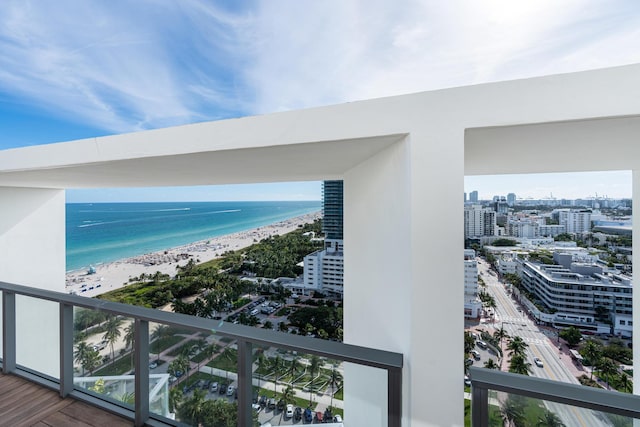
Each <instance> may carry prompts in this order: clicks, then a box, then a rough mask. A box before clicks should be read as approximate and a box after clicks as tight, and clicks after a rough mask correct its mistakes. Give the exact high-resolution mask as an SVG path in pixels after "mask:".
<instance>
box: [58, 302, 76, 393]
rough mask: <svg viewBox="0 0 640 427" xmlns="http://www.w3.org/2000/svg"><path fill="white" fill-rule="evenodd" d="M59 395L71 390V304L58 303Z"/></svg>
mask: <svg viewBox="0 0 640 427" xmlns="http://www.w3.org/2000/svg"><path fill="white" fill-rule="evenodd" d="M59 306H60V397H63V398H64V397H67V396H68V395H69V393H71V392H72V391H73V306H72V305H70V304H64V303H60V304H59Z"/></svg>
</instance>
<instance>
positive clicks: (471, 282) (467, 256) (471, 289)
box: [464, 249, 482, 318]
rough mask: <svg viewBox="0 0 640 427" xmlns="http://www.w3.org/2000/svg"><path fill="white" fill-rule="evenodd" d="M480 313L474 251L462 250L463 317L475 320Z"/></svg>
mask: <svg viewBox="0 0 640 427" xmlns="http://www.w3.org/2000/svg"><path fill="white" fill-rule="evenodd" d="M481 313H482V301H480V298H479V297H478V261H477V260H476V251H474V250H473V249H465V250H464V317H472V318H477V317H480V314H481Z"/></svg>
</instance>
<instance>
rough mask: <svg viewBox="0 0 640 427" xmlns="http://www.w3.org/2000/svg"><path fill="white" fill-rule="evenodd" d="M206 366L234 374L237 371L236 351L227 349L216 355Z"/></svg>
mask: <svg viewBox="0 0 640 427" xmlns="http://www.w3.org/2000/svg"><path fill="white" fill-rule="evenodd" d="M207 366H210V367H212V368H217V369H222V370H223V371H229V372H235V371H236V370H237V369H238V355H237V351H236V350H233V349H231V348H228V347H227V350H226V351H224V352H223V353H222V354H220V355H218V357H216V358H215V359H213V360H212V361H211V362H209V363H207Z"/></svg>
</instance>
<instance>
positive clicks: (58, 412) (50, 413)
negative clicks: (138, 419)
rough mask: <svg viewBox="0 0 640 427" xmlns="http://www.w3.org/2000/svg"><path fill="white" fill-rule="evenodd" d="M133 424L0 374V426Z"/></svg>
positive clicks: (21, 380)
mask: <svg viewBox="0 0 640 427" xmlns="http://www.w3.org/2000/svg"><path fill="white" fill-rule="evenodd" d="M131 425H133V423H132V422H131V421H129V420H127V419H124V418H121V417H118V416H116V415H113V414H111V413H109V412H106V411H104V410H101V409H99V408H96V407H94V406H91V405H88V404H86V403H83V402H80V401H78V400H75V399H72V398H66V399H62V398H60V395H59V394H58V393H57V392H55V391H53V390H50V389H48V388H45V387H42V386H40V385H38V384H35V383H32V382H30V381H28V380H25V379H23V378H20V377H16V376H14V375H5V374H2V373H0V426H3V427H4V426H11V427H18V426H37V427H47V426H52V427H54V426H55V427H80V426H96V427H98V426H101V427H102V426H104V427H107V426H108V427H112V426H113V427H120V426H131Z"/></svg>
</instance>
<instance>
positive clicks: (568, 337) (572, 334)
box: [560, 326, 582, 347]
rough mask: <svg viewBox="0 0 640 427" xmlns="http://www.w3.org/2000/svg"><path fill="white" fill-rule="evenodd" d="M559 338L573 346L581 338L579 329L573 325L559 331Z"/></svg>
mask: <svg viewBox="0 0 640 427" xmlns="http://www.w3.org/2000/svg"><path fill="white" fill-rule="evenodd" d="M560 338H562V339H563V340H565V341H566V342H567V344H569V346H571V347H573V346H576V345H578V343H579V342H580V340H581V339H582V334H581V333H580V329H578V328H576V327H575V326H571V327H569V328H567V329H563V330H562V331H560Z"/></svg>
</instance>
